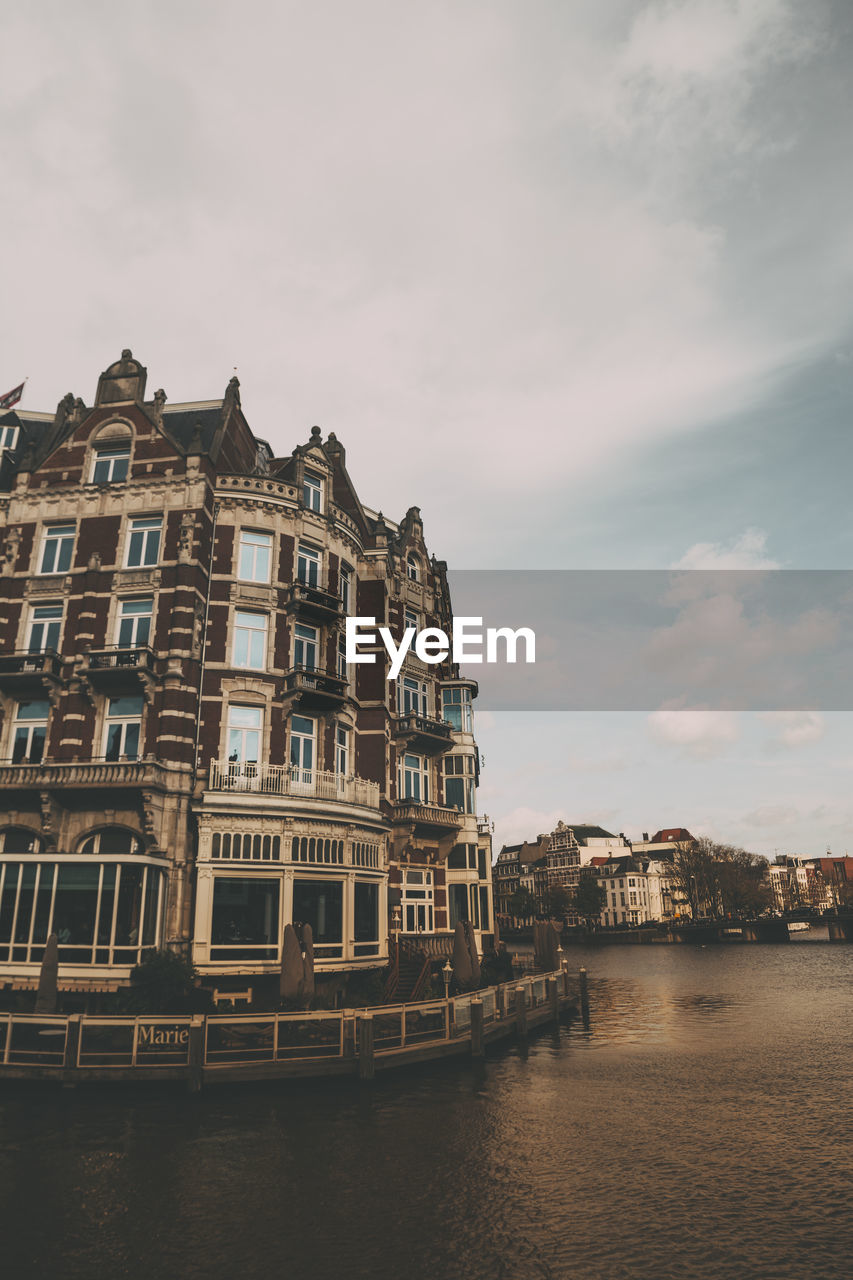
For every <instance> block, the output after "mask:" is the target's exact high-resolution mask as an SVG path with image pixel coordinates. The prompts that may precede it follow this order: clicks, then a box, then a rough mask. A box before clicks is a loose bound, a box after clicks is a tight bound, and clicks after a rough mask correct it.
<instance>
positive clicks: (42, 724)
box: [12, 701, 50, 764]
mask: <svg viewBox="0 0 853 1280" xmlns="http://www.w3.org/2000/svg"><path fill="white" fill-rule="evenodd" d="M49 713H50V703H49V702H47V701H44V702H19V703H18V705H17V708H16V710H15V736H14V738H13V740H12V764H38V763H39V761H40V760H41V758H42V756H43V755H44V744H45V740H46V738H47V718H48V715H49Z"/></svg>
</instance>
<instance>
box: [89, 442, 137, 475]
mask: <svg viewBox="0 0 853 1280" xmlns="http://www.w3.org/2000/svg"><path fill="white" fill-rule="evenodd" d="M129 467H130V445H128V444H117V445H111V446H105V447H104V448H102V449H96V450H95V460H94V464H93V466H92V483H93V484H117V483H118V482H119V481H120V480H126V479H127V472H128V468H129Z"/></svg>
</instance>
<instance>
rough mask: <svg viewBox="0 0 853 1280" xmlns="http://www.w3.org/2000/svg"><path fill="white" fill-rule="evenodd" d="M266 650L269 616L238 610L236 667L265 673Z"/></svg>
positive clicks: (235, 648)
mask: <svg viewBox="0 0 853 1280" xmlns="http://www.w3.org/2000/svg"><path fill="white" fill-rule="evenodd" d="M266 650H267V615H266V614H265V613H243V612H242V611H241V610H240V609H238V610H237V613H236V616H235V618H234V658H233V664H234V666H235V667H249V668H251V670H253V671H263V669H264V666H265V664H266Z"/></svg>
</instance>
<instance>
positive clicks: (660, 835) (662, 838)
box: [648, 827, 693, 844]
mask: <svg viewBox="0 0 853 1280" xmlns="http://www.w3.org/2000/svg"><path fill="white" fill-rule="evenodd" d="M692 839H693V837H692V835H691V834H690V832H689V831H688V830H687V828H686V827H664V828H663V830H662V831H656V832H655V834H654V835H653V836H652V838H651V840H649V842H648V843H649V844H667V843H668V842H669V841H673V842H679V841H682V840H692Z"/></svg>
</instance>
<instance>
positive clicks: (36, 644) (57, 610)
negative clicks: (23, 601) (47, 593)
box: [27, 604, 62, 653]
mask: <svg viewBox="0 0 853 1280" xmlns="http://www.w3.org/2000/svg"><path fill="white" fill-rule="evenodd" d="M61 630H62V605H61V604H37V605H35V606H34V608H33V611H32V614H31V615H30V641H29V644H28V646H27V648H28V649H29V651H30V653H44V652H45V651H46V650H47V649H58V648H59V633H60V631H61Z"/></svg>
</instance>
